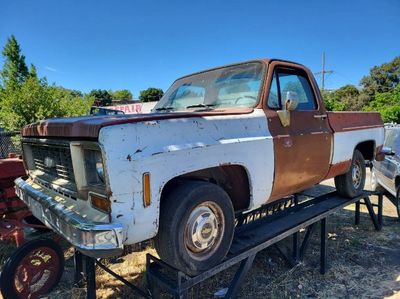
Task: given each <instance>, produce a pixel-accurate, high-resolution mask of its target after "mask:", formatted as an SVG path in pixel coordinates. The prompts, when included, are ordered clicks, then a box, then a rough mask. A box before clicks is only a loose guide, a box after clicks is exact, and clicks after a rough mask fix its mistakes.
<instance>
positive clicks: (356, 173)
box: [351, 161, 362, 189]
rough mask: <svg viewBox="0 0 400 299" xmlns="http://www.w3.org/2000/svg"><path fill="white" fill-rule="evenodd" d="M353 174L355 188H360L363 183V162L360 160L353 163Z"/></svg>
mask: <svg viewBox="0 0 400 299" xmlns="http://www.w3.org/2000/svg"><path fill="white" fill-rule="evenodd" d="M351 176H352V179H353V186H354V188H355V189H358V188H359V187H360V185H361V181H362V166H361V163H360V162H359V161H356V162H355V163H354V164H353V169H352V172H351Z"/></svg>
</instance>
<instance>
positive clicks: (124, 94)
mask: <svg viewBox="0 0 400 299" xmlns="http://www.w3.org/2000/svg"><path fill="white" fill-rule="evenodd" d="M111 96H112V99H113V100H114V101H130V100H132V98H133V96H132V93H131V92H130V91H129V90H127V89H121V90H116V91H114V92H112V93H111Z"/></svg>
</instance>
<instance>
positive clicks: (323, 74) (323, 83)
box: [315, 51, 333, 90]
mask: <svg viewBox="0 0 400 299" xmlns="http://www.w3.org/2000/svg"><path fill="white" fill-rule="evenodd" d="M332 73H333V71H326V70H325V51H324V52H322V70H321V71H320V72H317V73H315V75H319V74H321V90H324V87H325V74H332Z"/></svg>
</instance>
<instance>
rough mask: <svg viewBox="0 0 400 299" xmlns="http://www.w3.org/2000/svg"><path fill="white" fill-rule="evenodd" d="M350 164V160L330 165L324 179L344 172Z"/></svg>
mask: <svg viewBox="0 0 400 299" xmlns="http://www.w3.org/2000/svg"><path fill="white" fill-rule="evenodd" d="M350 166H351V160H348V161H343V162H339V163H337V164H334V165H331V166H330V168H329V172H328V173H327V175H326V176H325V178H324V180H327V179H331V178H334V177H335V176H338V175H341V174H344V173H346V172H347V171H348V170H349V168H350Z"/></svg>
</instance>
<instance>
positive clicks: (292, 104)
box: [285, 91, 299, 111]
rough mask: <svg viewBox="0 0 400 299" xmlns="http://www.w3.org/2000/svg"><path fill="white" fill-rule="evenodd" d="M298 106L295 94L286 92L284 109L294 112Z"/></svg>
mask: <svg viewBox="0 0 400 299" xmlns="http://www.w3.org/2000/svg"><path fill="white" fill-rule="evenodd" d="M298 104H299V97H298V96H297V93H296V92H294V91H288V92H286V99H285V109H286V110H289V111H292V110H295V109H296V108H297V105H298Z"/></svg>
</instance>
